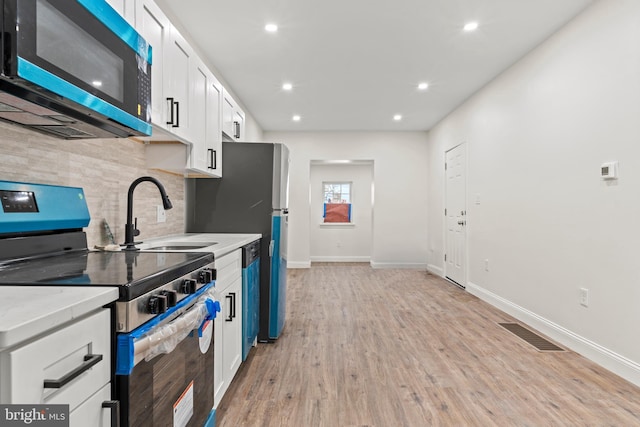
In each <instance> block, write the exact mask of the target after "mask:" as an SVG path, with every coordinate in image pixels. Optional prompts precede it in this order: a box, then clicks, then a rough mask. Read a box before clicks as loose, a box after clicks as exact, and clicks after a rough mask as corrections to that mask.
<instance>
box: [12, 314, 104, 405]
mask: <svg viewBox="0 0 640 427" xmlns="http://www.w3.org/2000/svg"><path fill="white" fill-rule="evenodd" d="M110 322H111V317H110V312H109V310H107V309H103V310H100V311H99V312H97V313H96V314H93V315H91V316H90V317H87V318H85V319H82V320H79V321H77V322H75V323H72V324H71V325H69V326H67V327H64V328H62V329H60V330H57V331H55V332H53V333H50V334H49V335H46V336H44V337H42V338H40V339H37V340H35V341H33V342H30V343H29V344H26V345H24V346H22V347H19V348H17V349H15V350H12V351H10V352H7V353H2V354H0V365H2V366H3V367H4V368H3V378H2V380H3V388H4V389H5V391H6V394H5V397H4V398H3V399H5V402H4V403H24V402H29V403H34V404H35V403H42V404H68V405H69V409H70V410H71V411H74V410H75V409H76V408H77V407H78V406H80V404H81V403H82V402H84V401H85V400H86V399H87V396H91V395H93V393H95V392H96V391H97V390H99V389H100V388H102V387H104V386H105V385H106V384H109V381H110V379H111V334H110V329H111V324H110ZM4 372H6V373H7V375H6V379H7V383H6V384H5V383H4V381H5V374H4ZM68 375H74V376H75V378H74V379H72V380H71V381H69V382H68V383H66V384H65V383H63V384H59V385H58V386H56V385H55V384H54V385H47V384H46V383H45V381H46V380H51V381H50V382H53V381H59V380H62V379H63V378H65V377H66V376H68Z"/></svg>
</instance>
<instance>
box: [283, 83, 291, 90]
mask: <svg viewBox="0 0 640 427" xmlns="http://www.w3.org/2000/svg"><path fill="white" fill-rule="evenodd" d="M282 89H284V90H291V89H293V85H292V84H291V83H284V84H283V85H282Z"/></svg>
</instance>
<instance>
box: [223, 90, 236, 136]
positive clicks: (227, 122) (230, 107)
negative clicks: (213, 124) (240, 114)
mask: <svg viewBox="0 0 640 427" xmlns="http://www.w3.org/2000/svg"><path fill="white" fill-rule="evenodd" d="M223 94H224V97H223V100H222V132H224V133H225V134H226V135H227V136H228V137H229V138H231V139H235V138H233V132H234V130H235V129H234V126H233V113H234V110H235V101H234V100H233V98H231V96H230V95H229V94H228V93H227V91H226V90H225V91H224V92H223Z"/></svg>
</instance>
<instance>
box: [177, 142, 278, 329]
mask: <svg viewBox="0 0 640 427" xmlns="http://www.w3.org/2000/svg"><path fill="white" fill-rule="evenodd" d="M222 170H223V176H222V178H221V179H187V184H186V204H187V215H186V216H187V218H186V231H187V232H189V233H261V234H262V240H261V244H260V250H261V257H260V330H259V332H258V340H259V341H261V342H267V341H272V340H275V339H277V338H278V337H279V336H280V333H281V332H282V329H283V327H284V323H285V303H286V288H287V280H286V277H287V228H288V216H287V214H288V211H287V208H288V202H289V200H288V194H289V149H288V148H287V146H286V145H284V144H277V143H245V142H223V143H222Z"/></svg>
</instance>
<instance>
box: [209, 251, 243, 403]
mask: <svg viewBox="0 0 640 427" xmlns="http://www.w3.org/2000/svg"><path fill="white" fill-rule="evenodd" d="M215 263H216V269H217V270H218V272H217V276H218V278H217V280H216V285H215V286H216V289H217V290H218V292H220V295H221V299H222V300H221V301H220V303H221V305H222V311H221V312H220V313H218V315H217V316H216V319H215V330H214V334H215V335H214V336H215V339H214V342H213V345H214V348H213V352H214V362H213V363H214V369H213V384H214V408H217V407H218V404H219V403H220V400H222V397H223V396H224V393H225V392H226V391H227V389H228V388H229V384H230V383H231V380H232V379H233V377H234V375H235V373H236V372H237V371H238V368H239V367H240V363H241V361H242V293H241V292H242V252H241V250H240V249H237V250H235V251H234V252H231V253H229V254H227V255H224V256H222V257H220V258H218V259H216V261H215ZM234 300H235V305H234V304H233V303H234ZM234 310H235V317H234V316H233V314H234Z"/></svg>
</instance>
